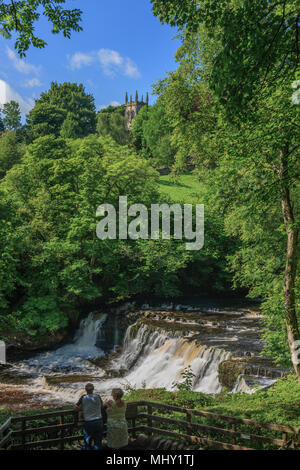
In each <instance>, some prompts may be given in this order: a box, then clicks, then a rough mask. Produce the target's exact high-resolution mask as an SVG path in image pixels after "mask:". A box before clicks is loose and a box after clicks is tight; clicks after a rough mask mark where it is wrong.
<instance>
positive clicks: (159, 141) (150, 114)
mask: <svg viewBox="0 0 300 470" xmlns="http://www.w3.org/2000/svg"><path fill="white" fill-rule="evenodd" d="M172 131H173V129H172V127H171V126H170V124H169V122H168V119H167V116H166V113H165V103H164V102H163V101H162V100H158V102H157V103H156V104H154V105H153V106H151V107H150V108H149V107H146V106H145V107H144V108H142V110H141V111H140V113H139V114H138V115H137V117H136V119H135V120H134V123H133V126H132V134H133V137H134V142H135V145H136V147H137V149H138V150H140V151H141V155H143V156H145V157H146V158H147V157H150V156H151V163H152V164H153V166H172V164H173V162H174V155H175V153H176V151H175V149H174V147H173V145H172V141H171V135H172Z"/></svg>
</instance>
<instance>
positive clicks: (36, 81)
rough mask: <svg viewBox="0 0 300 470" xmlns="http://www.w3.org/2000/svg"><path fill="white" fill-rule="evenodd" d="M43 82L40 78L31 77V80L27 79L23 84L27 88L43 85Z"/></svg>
mask: <svg viewBox="0 0 300 470" xmlns="http://www.w3.org/2000/svg"><path fill="white" fill-rule="evenodd" d="M41 85H42V83H41V82H40V80H39V79H38V78H31V79H29V80H26V81H25V82H24V84H23V86H24V87H25V88H34V87H36V86H41Z"/></svg>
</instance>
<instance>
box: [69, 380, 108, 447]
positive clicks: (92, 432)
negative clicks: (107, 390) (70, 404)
mask: <svg viewBox="0 0 300 470" xmlns="http://www.w3.org/2000/svg"><path fill="white" fill-rule="evenodd" d="M85 390H86V394H85V395H82V397H81V398H80V399H79V401H78V403H77V404H76V405H75V411H77V412H79V411H81V412H82V414H83V419H84V422H83V439H84V446H83V448H84V450H92V449H94V450H101V449H102V435H103V418H104V417H105V409H104V406H103V401H102V399H101V397H100V395H98V394H96V393H94V385H93V384H91V383H88V384H86V386H85ZM92 443H93V444H94V445H92Z"/></svg>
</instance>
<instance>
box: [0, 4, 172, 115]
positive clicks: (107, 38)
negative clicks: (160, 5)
mask: <svg viewBox="0 0 300 470" xmlns="http://www.w3.org/2000/svg"><path fill="white" fill-rule="evenodd" d="M66 5H67V6H68V7H71V8H80V9H82V10H83V22H82V26H83V31H82V32H80V33H73V34H72V37H71V39H70V40H68V39H65V38H63V36H62V35H52V34H51V32H50V26H49V24H48V23H47V21H46V20H45V19H43V18H42V19H41V20H40V22H39V24H38V27H37V31H38V33H39V34H40V35H41V37H42V38H43V39H45V40H46V41H47V43H48V46H46V48H45V49H41V50H38V49H34V48H31V49H30V50H29V51H28V53H27V56H26V59H25V60H20V59H19V58H18V56H17V55H16V53H15V50H14V46H13V42H12V41H7V40H5V39H3V38H1V39H0V103H1V102H2V104H3V101H4V100H5V99H6V100H9V99H17V100H18V101H19V102H20V104H21V107H22V111H23V112H28V110H29V109H30V107H31V106H32V105H33V103H34V99H35V98H38V97H39V95H40V93H41V92H42V91H45V90H47V89H48V88H49V86H50V83H51V81H57V82H59V83H61V82H64V81H68V82H77V83H83V84H84V86H85V88H86V90H87V91H88V92H89V93H92V94H93V95H94V97H95V104H96V107H97V109H99V108H100V107H104V106H107V105H109V104H111V103H115V104H117V103H123V102H124V96H125V92H126V91H128V93H129V95H130V94H132V95H133V97H134V96H135V91H136V90H138V91H139V93H140V95H141V94H144V96H145V93H146V92H147V91H149V93H151V91H152V87H151V85H152V84H153V83H154V82H155V81H157V80H158V79H160V78H163V77H164V76H165V75H166V72H168V71H171V70H174V69H175V68H176V67H177V65H176V62H175V60H174V53H175V51H176V49H177V48H178V46H179V41H178V40H174V39H172V38H174V36H175V35H176V30H175V29H174V28H170V27H169V26H167V25H161V24H160V22H159V20H158V18H156V17H154V16H153V14H152V10H151V3H150V0H127V1H125V0H85V1H82V0H68V1H67V3H66ZM154 100H155V97H151V95H150V103H151V102H153V101H154Z"/></svg>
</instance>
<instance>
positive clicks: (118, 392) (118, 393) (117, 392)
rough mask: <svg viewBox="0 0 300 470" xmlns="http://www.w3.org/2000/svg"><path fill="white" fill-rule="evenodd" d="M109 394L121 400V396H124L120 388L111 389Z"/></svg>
mask: <svg viewBox="0 0 300 470" xmlns="http://www.w3.org/2000/svg"><path fill="white" fill-rule="evenodd" d="M111 394H112V395H113V396H114V397H115V398H116V399H117V400H121V398H122V396H123V395H124V392H123V390H122V389H121V388H113V389H112V392H111Z"/></svg>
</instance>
